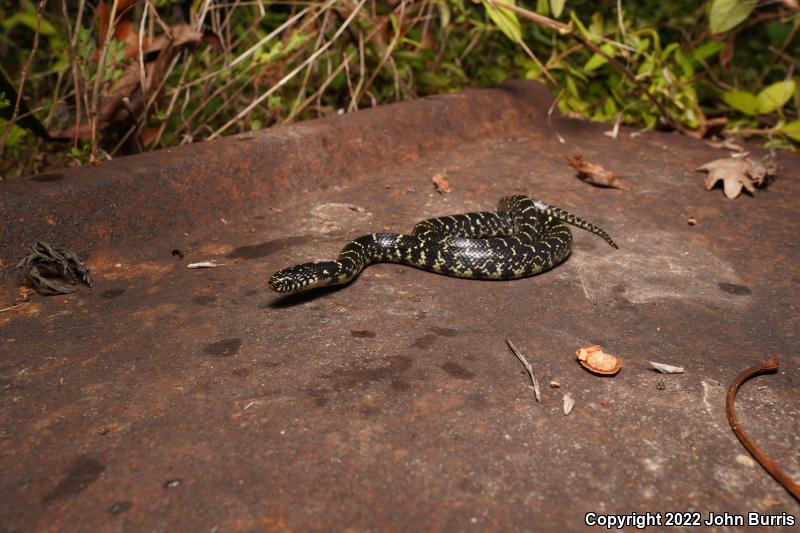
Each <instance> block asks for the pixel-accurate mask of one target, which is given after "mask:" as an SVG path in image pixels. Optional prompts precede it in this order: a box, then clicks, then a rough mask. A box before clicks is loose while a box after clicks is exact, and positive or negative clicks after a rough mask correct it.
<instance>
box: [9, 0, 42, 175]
mask: <svg viewBox="0 0 800 533" xmlns="http://www.w3.org/2000/svg"><path fill="white" fill-rule="evenodd" d="M45 5H47V0H40V2H39V8H38V9H37V10H36V30H35V31H34V33H33V46H32V47H31V53H30V54H28V60H27V61H26V62H25V65H24V66H23V67H22V73H21V74H20V79H19V89H18V90H17V100H16V102H14V111H13V112H12V113H11V120H9V121H8V123H7V124H6V127H5V129H4V130H3V134H2V135H0V160H2V159H3V151H4V150H5V147H6V140H7V139H8V134H9V133H11V128H13V127H14V124H15V123H16V122H17V115H19V106H20V104H22V94H23V92H24V91H25V80H26V79H27V77H28V71H29V70H30V68H31V64H32V63H33V56H35V55H36V50H38V48H39V28H40V27H41V25H42V13H44V6H45Z"/></svg>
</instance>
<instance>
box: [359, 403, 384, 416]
mask: <svg viewBox="0 0 800 533" xmlns="http://www.w3.org/2000/svg"><path fill="white" fill-rule="evenodd" d="M358 412H359V413H361V414H362V415H364V416H374V415H377V414H378V413H380V412H381V410H380V408H379V407H378V406H376V405H365V406H363V407H359V409H358Z"/></svg>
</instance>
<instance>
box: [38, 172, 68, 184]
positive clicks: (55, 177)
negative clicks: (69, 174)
mask: <svg viewBox="0 0 800 533" xmlns="http://www.w3.org/2000/svg"><path fill="white" fill-rule="evenodd" d="M31 179H32V180H33V181H41V182H43V183H44V182H48V181H61V180H63V179H64V174H61V173H59V172H45V173H44V174H36V175H35V176H32V177H31Z"/></svg>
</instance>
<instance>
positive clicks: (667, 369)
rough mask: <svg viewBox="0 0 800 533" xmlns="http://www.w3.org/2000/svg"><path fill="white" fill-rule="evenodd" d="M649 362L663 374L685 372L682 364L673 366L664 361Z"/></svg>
mask: <svg viewBox="0 0 800 533" xmlns="http://www.w3.org/2000/svg"><path fill="white" fill-rule="evenodd" d="M648 363H650V366H652V367H653V368H655V369H656V370H658V371H659V372H661V373H662V374H683V372H684V368H683V367H682V366H672V365H667V364H664V363H656V362H655V361H648Z"/></svg>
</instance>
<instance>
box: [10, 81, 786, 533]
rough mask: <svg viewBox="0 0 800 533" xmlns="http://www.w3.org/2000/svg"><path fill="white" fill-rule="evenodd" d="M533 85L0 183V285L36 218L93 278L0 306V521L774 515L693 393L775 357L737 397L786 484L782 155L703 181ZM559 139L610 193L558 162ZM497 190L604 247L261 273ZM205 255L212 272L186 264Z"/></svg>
mask: <svg viewBox="0 0 800 533" xmlns="http://www.w3.org/2000/svg"><path fill="white" fill-rule="evenodd" d="M550 103H551V99H550V97H549V95H548V94H546V92H545V91H544V90H543V88H542V87H541V86H538V85H536V84H533V83H529V82H516V83H512V84H509V85H506V86H501V87H500V88H496V89H488V90H476V91H467V92H465V93H460V94H457V95H452V96H447V97H438V98H430V99H423V100H420V101H416V102H410V103H405V104H399V105H391V106H386V107H383V108H380V109H376V110H368V111H362V112H358V113H354V114H351V115H346V116H343V117H336V118H333V119H325V120H320V121H313V122H308V123H303V124H299V125H296V126H290V127H286V128H278V129H275V130H269V131H264V132H258V133H256V134H252V135H245V136H239V137H234V138H229V139H225V140H221V141H215V142H211V143H204V144H199V145H192V146H187V147H183V148H180V149H172V150H165V151H162V152H155V153H151V154H147V155H144V156H137V157H130V158H123V159H120V160H115V161H112V162H108V163H105V164H104V165H102V166H101V167H98V168H86V169H71V170H65V171H63V172H56V173H49V174H46V175H40V176H34V177H32V178H29V179H24V180H17V181H15V182H10V183H2V184H0V210H1V211H2V212H3V213H4V215H3V216H4V219H6V220H8V224H6V225H5V226H4V227H3V228H2V229H0V254H1V255H0V257H1V259H0V261H1V262H0V267H2V268H3V270H2V274H3V279H4V281H3V285H2V289H0V294H2V295H3V300H2V301H0V307H7V305H10V303H11V302H12V301H13V300H14V297H15V295H16V294H17V291H18V287H19V284H18V281H17V279H16V273H15V272H14V268H13V266H14V265H15V264H16V262H17V261H18V260H19V259H20V258H21V257H22V255H24V254H25V249H26V246H29V245H30V244H32V243H33V241H34V240H36V239H41V240H46V241H48V242H52V243H54V244H59V245H63V246H66V247H68V248H71V249H73V250H75V251H77V252H79V253H80V254H81V255H82V257H85V258H86V259H87V261H88V263H89V265H90V266H91V267H92V275H93V278H94V280H95V289H94V291H89V290H88V289H83V288H82V289H80V290H78V292H76V293H73V294H70V295H67V296H59V297H47V298H43V297H39V296H35V295H34V296H32V297H31V301H30V303H28V304H26V305H23V306H20V307H18V308H15V309H13V310H10V311H5V312H3V313H0V327H2V330H0V331H2V334H1V335H0V352H1V353H2V356H0V470H2V472H3V476H1V477H0V528H1V529H3V530H7V531H32V530H42V529H55V530H64V531H88V530H155V531H167V530H176V529H179V530H198V531H202V530H205V531H242V530H245V531H251V530H252V531H262V530H272V529H284V528H289V529H295V530H308V529H337V530H340V529H345V528H351V529H354V530H416V529H433V530H448V531H450V530H452V531H459V530H473V529H475V530H496V531H508V530H531V529H535V530H547V529H550V530H554V529H558V530H563V531H571V530H580V529H582V527H583V524H584V515H585V513H588V512H594V513H598V514H602V513H615V514H625V513H632V512H638V513H643V512H646V511H650V512H653V513H655V512H661V513H666V512H670V511H690V512H691V511H695V512H700V513H703V518H704V519H705V517H706V515H707V514H708V513H711V512H713V513H717V514H720V513H723V512H726V511H727V512H733V513H747V512H750V511H754V512H760V513H764V514H771V515H779V516H781V513H792V514H793V515H794V516H795V517H798V518H800V512H798V507H797V503H796V502H795V501H794V500H793V499H792V498H791V497H790V496H789V495H788V494H787V493H786V492H785V491H784V490H783V489H782V488H781V487H780V486H779V485H777V484H776V483H775V482H774V481H773V479H772V478H771V477H770V476H769V475H768V474H766V473H765V472H764V471H763V470H762V469H761V468H760V467H759V466H758V465H757V464H755V463H754V462H753V461H752V460H751V459H750V457H749V455H747V453H746V452H745V451H744V449H743V448H742V447H741V445H740V444H739V442H738V441H737V440H736V438H735V436H734V435H733V433H732V431H731V430H730V428H729V426H728V423H727V421H726V418H725V413H724V404H725V390H726V388H727V386H728V384H729V383H730V382H731V380H732V379H733V378H734V377H735V376H736V375H737V374H738V373H739V372H740V371H741V370H742V369H744V368H746V367H748V366H752V365H754V364H757V363H759V362H761V361H763V360H765V359H767V357H768V355H776V356H778V357H779V359H780V361H781V368H780V370H779V372H778V373H777V374H776V375H772V376H763V377H759V378H757V379H755V380H753V381H751V382H748V384H746V385H745V386H744V388H743V390H742V391H741V393H740V395H739V398H738V402H737V408H738V411H739V413H740V417H741V421H742V424H743V425H744V427H745V428H746V429H747V431H748V432H749V433H750V434H751V435H752V436H753V438H754V439H755V440H756V442H758V443H760V445H761V446H762V448H763V449H764V450H765V452H766V453H767V454H768V455H770V456H771V457H772V458H773V459H774V460H775V461H776V462H777V463H778V464H779V465H782V466H783V468H784V469H785V470H786V472H787V473H788V474H789V475H790V476H791V477H793V478H794V479H800V452H798V450H800V431H798V428H800V401H798V400H799V399H800V396H798V386H799V385H800V354H798V351H797V349H796V345H797V342H798V332H799V331H800V320H799V319H798V316H800V314H798V309H797V306H798V301H800V299H798V294H799V293H800V272H799V271H798V268H797V265H798V264H800V250H798V243H797V236H798V235H800V207H799V206H800V181H798V179H797V178H798V172H799V171H800V160H798V158H796V157H791V156H785V155H782V156H780V163H781V165H782V170H781V172H780V174H779V178H778V179H777V180H776V181H775V182H774V183H773V184H771V185H770V186H769V187H768V188H766V189H763V190H759V191H758V192H757V193H756V195H755V196H754V197H751V196H744V197H742V198H740V199H738V200H736V201H730V200H727V199H725V198H724V196H723V194H722V191H721V190H718V189H716V190H713V191H710V192H706V191H705V190H703V186H702V183H703V175H702V174H700V173H697V172H695V171H694V169H695V168H696V167H698V166H700V165H701V164H703V163H705V162H708V161H710V160H712V159H716V158H720V157H726V156H727V153H726V152H724V151H720V150H716V149H714V148H711V147H709V146H707V145H706V144H704V143H703V142H702V141H698V140H693V139H689V138H686V137H681V136H678V135H671V134H659V133H645V134H641V135H636V134H635V132H633V131H632V130H627V129H625V128H623V129H622V130H621V132H620V135H619V137H618V138H617V139H612V138H610V137H609V136H607V135H604V134H603V132H604V131H605V130H607V129H609V128H608V127H607V126H603V125H596V124H594V125H593V124H589V123H584V122H580V121H575V120H569V119H565V118H559V117H556V116H551V117H549V118H548V113H547V111H548V109H549V108H550ZM575 154H582V155H583V157H584V159H586V160H587V161H590V162H593V163H598V164H601V165H603V166H605V167H606V168H608V169H611V170H613V171H614V172H616V173H617V174H618V175H619V176H620V177H621V178H623V179H624V180H625V181H626V182H627V183H628V184H629V185H630V186H631V188H632V191H630V192H624V191H617V190H610V189H599V188H594V187H592V186H590V185H588V184H585V183H583V182H581V181H579V180H578V179H577V178H576V177H575V172H574V170H573V169H572V168H571V167H570V166H569V165H568V164H567V163H566V158H567V156H570V155H575ZM440 173H441V174H444V175H445V176H446V177H447V179H448V181H449V182H450V184H451V186H452V192H451V193H449V194H441V193H438V192H437V191H436V190H435V188H434V185H433V183H432V181H431V180H432V177H433V176H434V175H436V174H440ZM516 193H527V194H530V195H531V196H533V197H535V198H539V199H541V200H543V201H545V202H548V203H551V204H553V205H557V206H560V207H562V208H564V209H567V210H569V211H571V212H574V213H576V214H578V215H579V216H582V217H584V218H586V219H588V220H590V221H592V222H595V223H596V224H598V225H599V226H601V227H602V228H604V229H605V230H606V231H608V232H609V233H610V234H611V235H612V237H613V238H614V239H615V240H616V241H617V243H618V244H619V245H620V249H619V250H613V249H612V248H610V247H609V246H608V245H607V244H605V243H604V242H603V241H602V240H601V239H599V238H597V237H595V236H593V235H591V234H589V233H586V232H584V231H581V230H577V229H575V230H574V231H573V233H574V234H575V246H574V249H573V252H572V255H571V256H570V258H569V259H568V260H567V261H566V262H565V263H564V264H562V265H561V266H559V267H557V268H556V269H554V270H552V271H550V272H546V273H544V274H542V275H539V276H535V277H533V278H528V279H524V280H519V281H512V282H489V281H471V280H461V279H453V278H447V277H443V276H438V275H435V274H431V273H427V272H422V271H419V270H416V269H413V268H409V267H405V266H399V265H375V266H371V267H369V268H368V269H367V270H366V271H365V272H364V273H363V274H362V275H361V276H360V277H359V278H358V280H357V281H355V282H354V283H352V284H351V285H349V286H347V287H344V288H341V289H339V290H324V291H321V292H316V293H305V294H302V295H299V296H294V297H291V296H290V297H284V298H281V297H279V296H278V295H276V294H274V293H270V292H269V291H268V289H267V287H266V281H267V279H268V277H269V276H270V274H271V273H272V272H274V271H276V270H278V269H280V268H283V267H286V266H289V265H291V264H294V263H297V262H303V261H308V260H317V259H319V260H322V259H330V258H333V257H334V256H335V254H336V253H337V252H338V250H339V249H340V248H341V247H342V246H343V245H344V244H345V243H346V242H347V241H348V240H349V239H352V238H354V237H357V236H359V235H361V234H364V233H369V232H373V231H403V232H408V231H410V229H411V228H412V227H413V225H414V224H415V223H416V222H418V221H420V220H422V219H424V218H428V217H433V216H439V215H445V214H453V213H462V212H469V211H476V210H488V209H493V208H494V207H495V205H496V203H497V200H498V199H499V198H500V197H501V196H504V195H508V194H516ZM690 217H694V218H695V219H696V220H697V224H696V225H693V226H692V225H689V224H688V223H687V220H688V219H689V218H690ZM207 260H215V261H216V262H217V263H220V264H223V266H220V267H218V268H213V269H197V270H195V269H187V268H186V265H187V264H189V263H193V262H199V261H207ZM506 338H510V339H511V340H512V341H513V342H514V344H516V346H517V347H518V348H519V349H520V350H521V351H522V352H523V353H525V354H526V355H527V357H528V360H529V361H530V362H531V364H532V365H533V367H534V369H535V371H536V373H537V374H538V376H539V379H540V381H541V382H542V384H543V391H542V393H543V394H542V401H541V403H537V402H535V401H534V398H533V392H532V390H531V388H530V387H529V380H528V377H527V374H526V372H525V369H524V368H523V366H522V365H521V364H520V363H519V361H518V360H517V359H516V358H515V357H514V356H513V354H512V353H511V352H510V351H509V350H508V348H507V347H506V344H505V339H506ZM591 344H601V345H602V346H603V347H604V348H605V349H606V350H607V351H609V352H611V353H613V354H616V355H618V356H620V357H622V358H623V359H624V361H625V363H624V366H623V368H622V371H621V372H620V373H619V374H618V375H617V376H616V377H613V378H607V377H605V378H604V377H597V376H593V375H591V374H589V373H587V372H586V371H585V370H584V369H582V368H581V367H580V366H579V365H578V364H577V362H576V361H575V351H576V350H577V349H578V348H579V347H584V346H588V345H591ZM648 360H652V361H657V362H661V363H667V364H671V365H676V366H682V367H685V369H686V373H685V374H682V375H664V374H659V373H657V372H655V371H654V370H652V369H650V368H648V364H647V362H646V361H648ZM550 380H555V381H557V382H558V383H560V385H561V388H560V389H555V388H551V387H550V386H548V383H549V382H550ZM565 392H566V393H569V394H570V395H571V396H572V398H573V399H574V400H575V401H576V405H575V408H574V410H573V411H572V413H571V414H570V415H569V416H564V414H563V413H562V398H563V393H565ZM783 516H785V515H783Z"/></svg>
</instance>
